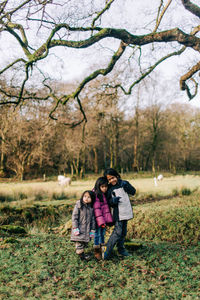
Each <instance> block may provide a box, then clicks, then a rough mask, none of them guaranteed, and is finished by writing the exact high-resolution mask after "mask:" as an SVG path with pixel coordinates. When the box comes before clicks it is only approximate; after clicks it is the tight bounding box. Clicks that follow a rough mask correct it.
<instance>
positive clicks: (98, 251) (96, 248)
mask: <svg viewBox="0 0 200 300" xmlns="http://www.w3.org/2000/svg"><path fill="white" fill-rule="evenodd" d="M94 256H95V258H96V259H97V260H101V259H102V255H101V247H100V245H97V246H96V245H94Z"/></svg>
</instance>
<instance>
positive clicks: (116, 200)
mask: <svg viewBox="0 0 200 300" xmlns="http://www.w3.org/2000/svg"><path fill="white" fill-rule="evenodd" d="M120 199H121V197H113V198H112V202H113V204H118V203H119V202H120Z"/></svg>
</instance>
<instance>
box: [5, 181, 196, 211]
mask: <svg viewBox="0 0 200 300" xmlns="http://www.w3.org/2000/svg"><path fill="white" fill-rule="evenodd" d="M132 177H133V176H132V175H130V176H129V177H128V178H126V177H125V178H126V179H127V180H129V181H130V183H131V184H132V185H133V186H135V188H136V190H137V194H136V196H135V199H142V198H145V197H149V196H152V195H154V196H157V197H158V196H168V195H177V194H179V193H181V191H182V190H184V189H189V190H190V191H193V190H197V189H198V188H199V186H200V176H194V175H185V176H171V177H165V178H164V179H163V181H160V182H158V186H155V185H154V180H153V178H136V179H133V178H132ZM94 184H95V179H92V180H91V179H90V180H77V181H72V184H71V185H70V186H68V187H61V186H59V185H58V182H57V181H47V182H18V183H13V182H10V183H9V182H8V183H5V182H4V183H3V182H2V183H0V203H4V202H10V205H13V206H20V207H23V206H27V205H32V204H38V205H40V204H42V205H43V204H44V203H46V204H47V205H48V204H51V205H52V204H55V203H58V202H55V201H57V200H60V201H61V200H64V201H65V200H68V203H70V201H71V202H72V203H73V202H74V201H75V200H76V199H78V198H80V196H81V194H82V192H83V191H85V190H88V189H92V188H93V187H94ZM60 203H61V202H60Z"/></svg>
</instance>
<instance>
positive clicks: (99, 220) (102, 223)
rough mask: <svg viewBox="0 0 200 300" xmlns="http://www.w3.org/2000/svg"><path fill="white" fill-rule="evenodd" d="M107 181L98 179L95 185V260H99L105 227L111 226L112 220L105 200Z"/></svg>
mask: <svg viewBox="0 0 200 300" xmlns="http://www.w3.org/2000/svg"><path fill="white" fill-rule="evenodd" d="M107 189H108V181H107V178H106V177H99V178H98V179H97V181H96V183H95V187H94V192H95V194H96V198H95V202H94V206H93V208H94V215H95V219H96V230H95V236H94V255H95V257H96V259H97V260H100V259H101V247H102V246H103V245H104V236H105V232H106V225H107V224H108V225H112V223H113V218H112V215H111V213H110V208H109V206H108V203H107V200H106V192H107Z"/></svg>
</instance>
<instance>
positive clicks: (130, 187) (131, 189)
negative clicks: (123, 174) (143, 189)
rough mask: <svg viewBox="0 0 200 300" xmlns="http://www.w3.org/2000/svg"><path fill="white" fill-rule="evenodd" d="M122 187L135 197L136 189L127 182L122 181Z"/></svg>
mask: <svg viewBox="0 0 200 300" xmlns="http://www.w3.org/2000/svg"><path fill="white" fill-rule="evenodd" d="M120 185H121V187H122V188H123V189H124V190H125V192H126V193H127V194H129V195H135V193H136V189H135V188H134V186H132V185H131V184H130V183H129V182H128V181H127V180H121V182H120Z"/></svg>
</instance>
